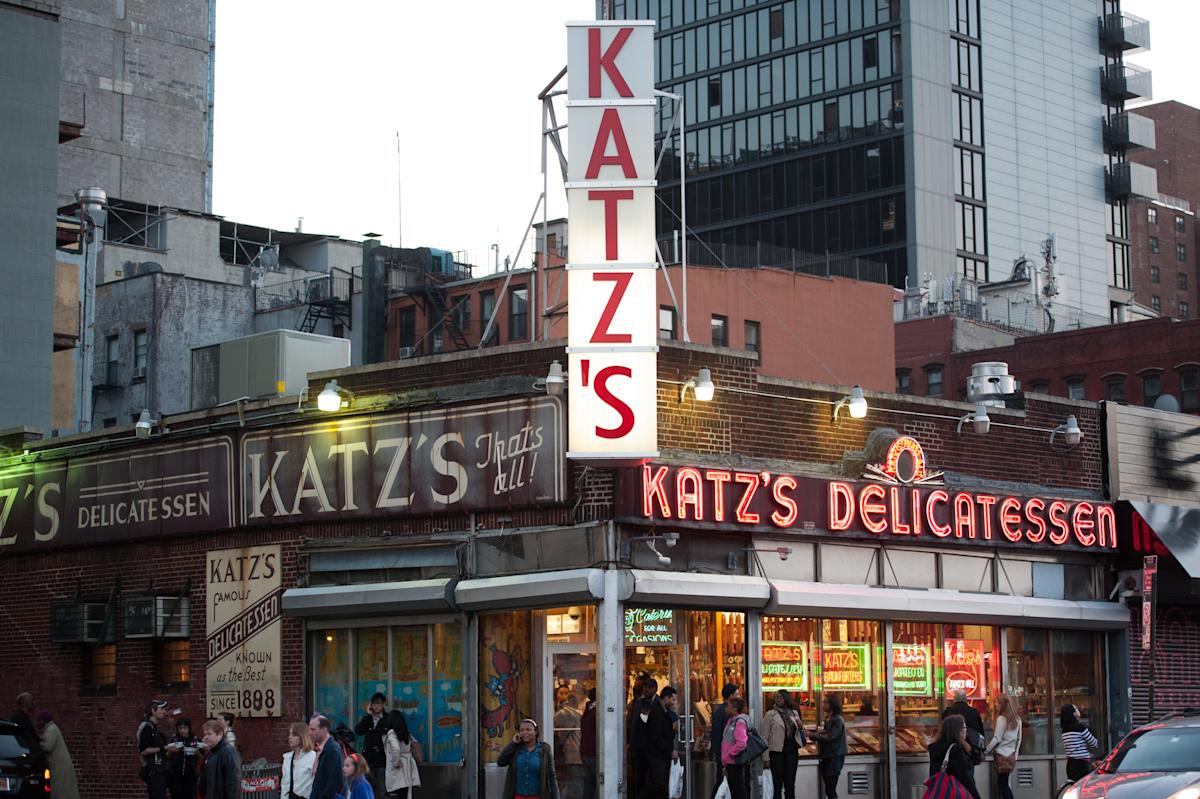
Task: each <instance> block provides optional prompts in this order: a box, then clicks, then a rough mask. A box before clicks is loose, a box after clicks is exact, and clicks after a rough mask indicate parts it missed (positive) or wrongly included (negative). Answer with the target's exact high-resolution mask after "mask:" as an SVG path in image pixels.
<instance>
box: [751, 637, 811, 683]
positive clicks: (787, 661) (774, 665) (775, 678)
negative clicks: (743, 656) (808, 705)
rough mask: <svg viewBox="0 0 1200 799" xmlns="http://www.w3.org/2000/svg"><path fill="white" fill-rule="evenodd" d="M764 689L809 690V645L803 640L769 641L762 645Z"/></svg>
mask: <svg viewBox="0 0 1200 799" xmlns="http://www.w3.org/2000/svg"><path fill="white" fill-rule="evenodd" d="M762 687H763V690H764V691H778V690H780V689H781V688H783V689H786V690H788V691H807V690H808V645H807V644H806V643H804V642H803V641H767V642H765V643H763V646H762Z"/></svg>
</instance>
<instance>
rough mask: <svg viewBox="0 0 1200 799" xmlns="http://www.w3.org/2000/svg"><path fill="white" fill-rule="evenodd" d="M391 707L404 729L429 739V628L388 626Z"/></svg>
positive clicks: (423, 741) (425, 743) (425, 742)
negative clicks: (390, 649)
mask: <svg viewBox="0 0 1200 799" xmlns="http://www.w3.org/2000/svg"><path fill="white" fill-rule="evenodd" d="M392 707H395V708H397V709H398V710H400V711H401V712H402V713H403V714H404V720H405V721H407V722H408V731H409V733H410V734H412V735H415V736H416V737H417V740H418V741H420V742H421V744H422V745H423V746H428V745H429V743H430V741H429V628H427V627H398V628H395V629H393V630H392Z"/></svg>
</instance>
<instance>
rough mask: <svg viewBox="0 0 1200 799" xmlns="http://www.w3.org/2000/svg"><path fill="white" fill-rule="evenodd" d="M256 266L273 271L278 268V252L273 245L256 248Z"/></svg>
mask: <svg viewBox="0 0 1200 799" xmlns="http://www.w3.org/2000/svg"><path fill="white" fill-rule="evenodd" d="M255 260H257V261H258V265H259V266H260V267H262V268H263V269H268V270H269V269H274V268H275V267H277V266H279V250H277V249H275V246H274V245H266V246H263V247H259V248H258V258H257V259H255Z"/></svg>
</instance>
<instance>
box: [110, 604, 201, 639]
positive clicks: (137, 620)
mask: <svg viewBox="0 0 1200 799" xmlns="http://www.w3.org/2000/svg"><path fill="white" fill-rule="evenodd" d="M190 614H191V600H190V599H188V598H187V597H179V596H135V597H130V598H129V599H126V600H125V637H126V638H187V637H188V636H189V635H190V634H191V615H190Z"/></svg>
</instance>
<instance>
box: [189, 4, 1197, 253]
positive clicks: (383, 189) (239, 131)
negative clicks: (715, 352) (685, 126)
mask: <svg viewBox="0 0 1200 799" xmlns="http://www.w3.org/2000/svg"><path fill="white" fill-rule="evenodd" d="M1055 1H1056V0H1047V2H1055ZM514 9H519V11H516V12H514ZM1125 9H1126V11H1128V12H1129V13H1133V14H1137V15H1139V16H1143V17H1146V18H1147V19H1149V20H1150V21H1151V43H1152V45H1153V48H1152V50H1151V51H1150V52H1147V53H1140V54H1136V55H1134V56H1132V58H1131V60H1132V61H1133V62H1134V63H1138V64H1141V65H1143V66H1147V67H1150V68H1151V69H1153V70H1154V99H1155V100H1168V99H1175V100H1180V101H1182V102H1185V103H1188V104H1189V105H1193V106H1197V107H1200V87H1198V85H1197V74H1198V73H1200V69H1198V67H1200V56H1197V45H1196V42H1195V36H1196V32H1197V31H1198V30H1200V2H1198V1H1197V0H1125ZM594 15H595V2H594V0H521V2H519V3H502V2H495V0H456V1H455V2H414V0H403V2H394V0H389V1H387V2H382V1H381V2H367V1H366V0H350V2H345V3H341V4H338V5H337V6H336V7H335V6H330V5H329V4H328V3H327V2H324V1H322V2H317V0H288V2H284V1H283V0H254V1H253V2H247V1H246V0H240V1H239V2H237V3H220V4H218V6H217V61H216V64H217V66H216V69H217V73H216V113H215V121H214V124H215V128H216V130H215V143H214V154H213V158H214V162H215V163H214V167H213V168H214V181H213V183H214V186H213V193H214V197H213V211H214V212H215V213H217V214H221V215H223V216H226V217H227V218H230V219H234V220H236V221H239V222H246V223H252V224H258V225H266V226H273V227H276V228H279V229H284V230H293V229H295V227H296V223H297V218H298V217H304V230H305V231H308V232H316V233H326V234H331V235H338V236H342V237H345V238H352V239H359V238H361V237H362V235H363V234H364V233H367V232H375V233H380V234H382V235H383V241H384V243H385V244H391V245H394V244H395V243H396V240H397V227H398V218H397V194H398V192H397V157H396V131H397V130H399V131H400V148H401V158H400V161H401V168H402V175H403V192H402V196H403V237H404V238H403V241H404V244H405V245H406V246H409V247H416V246H428V247H437V248H441V249H447V250H455V251H459V250H465V251H467V253H468V258H469V259H470V260H471V261H472V262H474V263H477V264H481V263H483V262H485V261H486V260H488V259H489V256H488V249H489V247H490V246H491V245H492V243H494V242H495V243H498V244H499V247H500V254H501V259H503V257H504V255H514V254H515V251H516V249H517V246H518V244H519V243H520V238H521V235H522V234H523V232H524V230H525V226H526V224H527V223H528V221H529V217H530V215H531V213H532V212H533V208H534V203H535V202H536V201H537V197H538V194H539V192H540V191H541V188H542V184H541V170H540V152H541V151H540V141H539V135H538V133H539V130H540V122H541V104H540V103H539V102H538V100H537V94H538V92H539V91H541V89H542V88H543V86H545V84H546V83H548V82H549V81H550V79H552V78H553V77H554V76H555V75H556V74H557V72H558V70H559V69H561V68H562V67H563V66H564V65H565V64H566V31H565V28H564V27H563V23H564V22H566V21H567V20H569V19H591V18H593V17H594ZM985 46H986V42H985ZM559 121H560V122H563V121H565V120H563V119H562V118H561V117H560V119H559ZM549 210H550V218H554V217H555V216H562V215H564V214H565V212H566V208H565V200H564V199H563V194H562V189H561V182H560V181H555V182H552V183H551V186H550V207H549ZM538 218H539V219H540V218H541V214H540V212H539V214H538ZM531 246H532V242H529V243H527V244H526V248H525V252H524V254H523V255H522V257H521V263H522V264H528V263H529V253H530V251H531Z"/></svg>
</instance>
